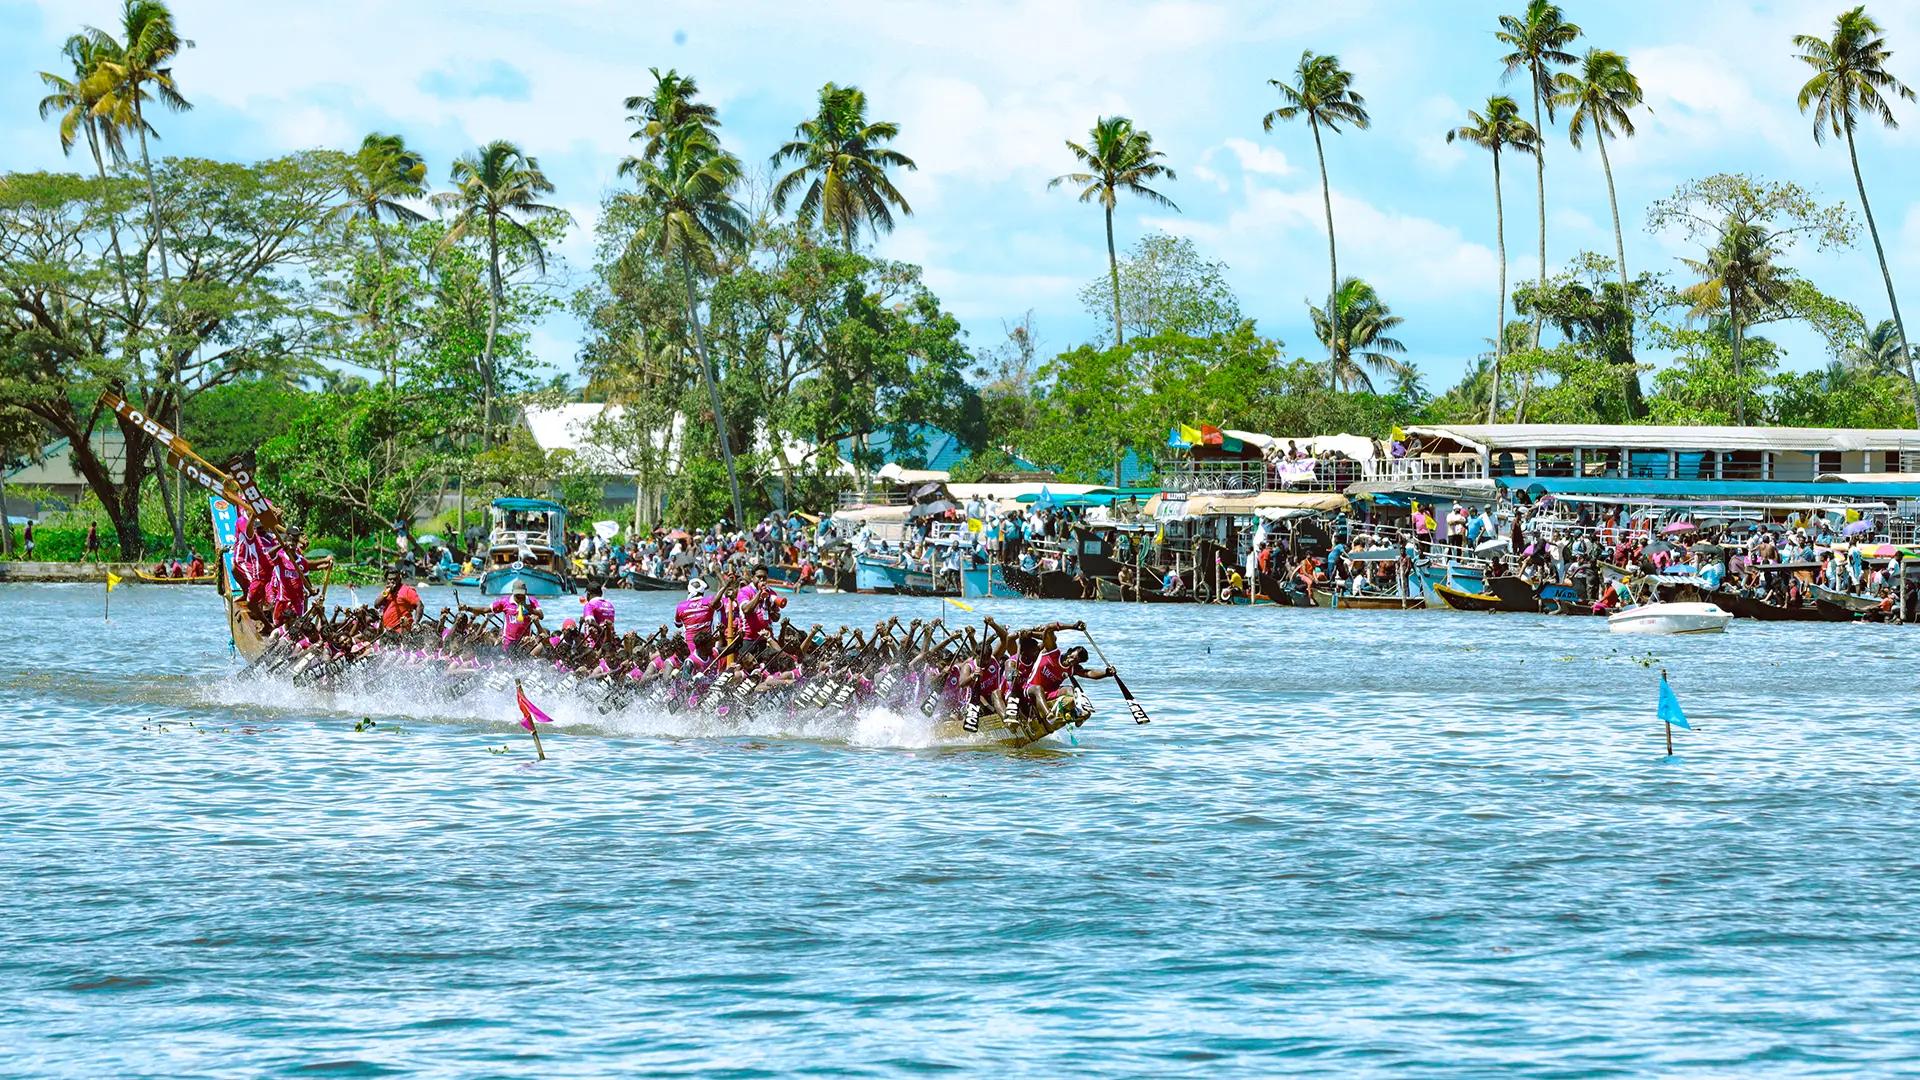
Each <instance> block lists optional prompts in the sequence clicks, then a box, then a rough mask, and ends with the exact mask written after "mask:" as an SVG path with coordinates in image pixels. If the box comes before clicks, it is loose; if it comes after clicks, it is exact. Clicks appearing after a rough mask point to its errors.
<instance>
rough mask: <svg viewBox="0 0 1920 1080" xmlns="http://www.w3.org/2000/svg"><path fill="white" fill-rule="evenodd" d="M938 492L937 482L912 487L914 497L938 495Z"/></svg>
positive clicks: (921, 497)
mask: <svg viewBox="0 0 1920 1080" xmlns="http://www.w3.org/2000/svg"><path fill="white" fill-rule="evenodd" d="M939 493H940V485H939V484H938V483H932V484H921V485H920V486H919V487H917V488H915V489H913V497H914V498H916V499H924V498H926V497H927V496H929V495H938V494H939Z"/></svg>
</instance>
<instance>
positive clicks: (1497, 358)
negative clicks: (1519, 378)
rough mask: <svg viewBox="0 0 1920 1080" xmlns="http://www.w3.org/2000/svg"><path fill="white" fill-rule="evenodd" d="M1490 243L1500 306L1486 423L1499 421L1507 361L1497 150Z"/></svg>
mask: <svg viewBox="0 0 1920 1080" xmlns="http://www.w3.org/2000/svg"><path fill="white" fill-rule="evenodd" d="M1493 242H1494V248H1495V250H1496V251H1498V252H1499V255H1500V304H1499V306H1498V307H1497V308H1495V309H1494V320H1493V392H1492V394H1491V395H1490V396H1489V397H1488V398H1487V423H1489V424H1494V423H1498V422H1499V420H1500V362H1501V361H1502V360H1505V359H1506V358H1507V216H1506V208H1505V207H1503V206H1502V205H1501V203H1500V148H1499V147H1498V146H1496V147H1494V148H1493Z"/></svg>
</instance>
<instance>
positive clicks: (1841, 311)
mask: <svg viewBox="0 0 1920 1080" xmlns="http://www.w3.org/2000/svg"><path fill="white" fill-rule="evenodd" d="M1647 221H1648V225H1649V226H1650V227H1651V228H1654V229H1656V230H1659V229H1665V228H1669V227H1672V228H1677V229H1679V230H1681V231H1682V232H1684V233H1685V234H1686V235H1687V237H1688V238H1689V239H1691V240H1695V241H1698V242H1702V243H1703V244H1705V246H1706V251H1705V253H1704V255H1703V257H1702V258H1699V259H1683V260H1681V261H1682V262H1683V263H1685V264H1686V265H1687V267H1688V268H1689V269H1691V270H1692V271H1694V273H1695V274H1697V275H1698V277H1699V279H1698V280H1697V281H1696V282H1694V284H1692V285H1691V286H1689V287H1688V288H1687V289H1686V290H1685V291H1684V292H1682V293H1681V294H1680V300H1681V301H1682V302H1684V303H1686V304H1687V305H1688V307H1689V310H1690V312H1691V313H1692V314H1693V315H1694V316H1695V317H1696V318H1698V317H1701V316H1706V315H1716V314H1724V315H1725V316H1726V317H1727V320H1728V327H1729V337H1730V341H1729V346H1730V355H1729V360H1730V363H1731V366H1732V378H1733V382H1734V384H1736V385H1737V386H1739V387H1742V388H1744V387H1746V386H1747V385H1748V382H1749V380H1748V378H1747V373H1746V366H1747V365H1746V347H1745V338H1746V331H1747V328H1748V327H1750V326H1752V325H1754V324H1755V323H1758V322H1765V321H1771V320H1774V319H1780V318H1796V317H1797V318H1806V319H1807V320H1808V321H1809V322H1811V323H1812V324H1813V325H1814V328H1815V329H1816V330H1820V331H1821V332H1822V333H1823V335H1825V336H1826V337H1827V338H1828V341H1829V344H1830V345H1832V346H1834V347H1835V349H1836V351H1837V349H1838V348H1839V347H1841V346H1842V345H1843V343H1844V340H1845V339H1846V338H1847V337H1848V335H1849V333H1850V332H1851V331H1852V329H1853V327H1854V326H1857V324H1858V321H1859V319H1858V313H1857V312H1852V313H1851V314H1849V311H1850V309H1846V308H1844V306H1839V305H1835V304H1834V303H1832V302H1830V301H1828V300H1827V299H1826V298H1825V297H1823V296H1821V295H1820V294H1819V293H1818V291H1817V290H1814V289H1812V287H1811V286H1810V285H1807V284H1806V283H1804V282H1803V281H1801V280H1800V279H1799V278H1798V277H1797V276H1796V275H1794V274H1793V273H1792V271H1791V270H1790V269H1789V268H1787V267H1785V266H1784V265H1782V264H1781V263H1780V262H1779V259H1780V257H1781V256H1783V255H1784V254H1786V253H1787V252H1788V251H1790V250H1791V249H1792V248H1793V246H1794V245H1795V244H1796V243H1797V242H1798V241H1799V240H1801V239H1807V240H1811V241H1812V242H1813V243H1814V244H1815V246H1816V247H1817V248H1819V249H1821V250H1826V249H1829V248H1834V247H1844V246H1847V245H1848V244H1851V243H1852V242H1853V237H1854V226H1853V221H1852V218H1851V216H1850V215H1849V214H1848V213H1847V211H1846V208H1845V207H1841V206H1821V205H1820V204H1819V203H1818V202H1817V201H1815V200H1814V198H1813V197H1812V196H1811V195H1809V194H1808V193H1807V192H1806V191H1805V190H1804V189H1802V188H1800V187H1799V186H1798V185H1795V184H1784V183H1776V182H1771V181H1763V180H1756V179H1754V178H1752V177H1747V176H1741V175H1736V174H1729V173H1718V174H1715V175H1713V176H1709V177H1706V178H1704V179H1700V180H1694V181H1689V182H1688V183H1685V184H1682V185H1681V186H1680V187H1679V188H1677V189H1675V191H1674V193H1673V194H1672V195H1671V196H1669V197H1667V198H1665V199H1661V200H1659V201H1657V202H1655V203H1654V204H1653V206H1652V207H1650V208H1649V209H1648V212H1647ZM1731 400H1732V401H1733V403H1734V406H1735V407H1734V410H1733V414H1734V416H1735V418H1736V419H1737V420H1738V422H1739V423H1741V424H1744V423H1746V416H1747V408H1746V406H1747V404H1748V396H1747V394H1746V393H1745V392H1744V390H1742V391H1741V392H1740V393H1737V394H1734V395H1733V396H1732V398H1731Z"/></svg>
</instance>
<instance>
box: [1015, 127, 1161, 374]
mask: <svg viewBox="0 0 1920 1080" xmlns="http://www.w3.org/2000/svg"><path fill="white" fill-rule="evenodd" d="M1067 150H1068V151H1069V152H1071V153H1072V154H1073V156H1074V159H1075V160H1077V161H1078V162H1079V163H1080V165H1081V166H1082V169H1083V171H1081V172H1070V173H1065V174H1063V175H1060V176H1056V177H1054V178H1053V179H1052V180H1049V181H1048V182H1047V186H1048V187H1049V188H1055V187H1059V186H1060V185H1061V184H1069V183H1070V184H1073V185H1074V186H1076V187H1078V188H1080V201H1081V202H1083V203H1087V202H1098V203H1099V204H1100V208H1101V210H1102V211H1103V212H1104V213H1105V214H1106V219H1107V275H1108V278H1109V279H1110V280H1111V282H1112V285H1113V343H1114V344H1115V345H1122V344H1125V343H1126V331H1125V329H1124V328H1123V327H1122V325H1121V321H1122V316H1121V311H1120V258H1119V255H1118V254H1117V252H1116V250H1115V248H1114V246H1113V210H1114V207H1116V206H1118V205H1119V203H1120V193H1121V192H1123V191H1124V192H1126V193H1128V194H1130V195H1137V196H1139V197H1140V198H1143V199H1145V200H1147V201H1148V202H1150V203H1153V204H1155V205H1158V206H1164V207H1167V208H1168V209H1170V210H1174V211H1178V210H1179V209H1180V208H1179V207H1178V206H1175V205H1174V203H1173V200H1172V199H1169V198H1167V197H1166V196H1165V195H1162V194H1160V193H1159V192H1158V191H1155V190H1154V189H1153V188H1151V187H1148V186H1147V185H1148V184H1149V183H1151V182H1153V181H1156V180H1160V179H1163V178H1164V179H1167V180H1177V179H1179V177H1178V176H1176V175H1175V174H1174V171H1173V170H1172V169H1170V168H1168V167H1167V166H1165V165H1162V164H1161V163H1160V161H1161V159H1162V158H1164V157H1166V156H1167V155H1165V154H1163V153H1161V152H1160V151H1158V150H1155V149H1154V148H1153V136H1152V135H1150V134H1148V133H1147V132H1145V131H1143V130H1140V129H1138V128H1136V127H1134V126H1133V121H1132V120H1129V119H1127V118H1126V117H1124V116H1102V117H1097V118H1096V119H1095V120H1094V122H1093V130H1092V131H1090V132H1088V139H1087V144H1086V145H1085V146H1082V145H1081V144H1079V143H1076V142H1074V141H1073V140H1072V139H1068V140H1067Z"/></svg>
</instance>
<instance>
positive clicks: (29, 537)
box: [22, 518, 33, 561]
mask: <svg viewBox="0 0 1920 1080" xmlns="http://www.w3.org/2000/svg"><path fill="white" fill-rule="evenodd" d="M22 540H23V541H24V543H23V549H24V550H25V551H26V553H27V559H28V560H29V561H31V560H32V559H33V519H32V518H28V519H27V527H26V529H25V530H24V535H23V536H22Z"/></svg>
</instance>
